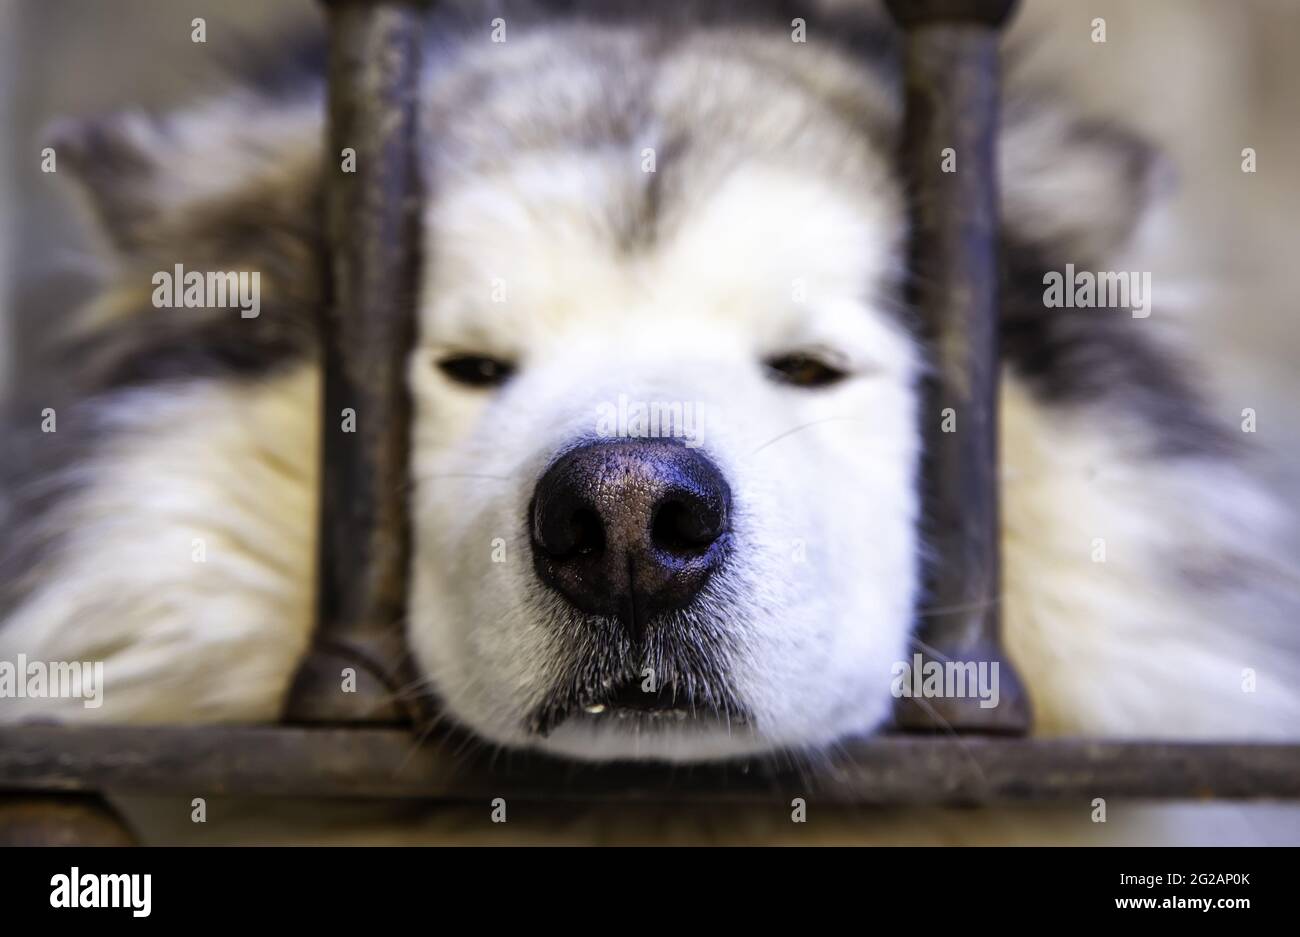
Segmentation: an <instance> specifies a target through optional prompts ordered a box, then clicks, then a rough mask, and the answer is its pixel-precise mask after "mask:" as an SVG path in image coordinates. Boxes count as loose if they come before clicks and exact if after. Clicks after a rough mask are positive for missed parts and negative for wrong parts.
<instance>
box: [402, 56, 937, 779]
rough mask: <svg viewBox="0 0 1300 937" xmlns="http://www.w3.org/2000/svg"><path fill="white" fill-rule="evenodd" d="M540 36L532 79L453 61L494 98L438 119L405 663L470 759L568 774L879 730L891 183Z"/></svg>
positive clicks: (890, 607)
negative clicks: (517, 756) (595, 762)
mask: <svg viewBox="0 0 1300 937" xmlns="http://www.w3.org/2000/svg"><path fill="white" fill-rule="evenodd" d="M565 38H566V40H567V41H566V44H565V48H566V50H567V51H566V56H565V58H564V60H563V61H560V62H556V61H555V60H554V59H553V58H552V59H551V60H550V61H549V62H547V61H546V55H547V50H546V48H545V47H540V46H539V47H538V48H535V49H529V48H527V47H525V48H520V49H516V50H514V51H513V54H512V56H511V59H510V61H511V63H512V64H513V67H514V68H517V69H519V70H520V71H519V75H520V77H521V79H522V75H523V74H525V73H526V74H527V76H528V77H527V80H526V81H524V80H518V81H514V82H512V81H510V80H509V79H510V75H509V74H507V75H506V76H505V77H502V75H501V66H500V63H499V62H495V63H489V62H486V61H483V62H479V61H471V62H469V63H466V65H465V72H464V74H465V75H466V76H471V77H467V78H466V79H465V80H466V81H470V80H473V77H480V76H478V75H477V73H478V72H479V70H480V69H481V70H482V71H483V72H485V73H490V74H493V75H495V76H496V79H495V84H494V86H493V88H492V90H491V91H488V92H483V93H482V94H481V96H480V97H479V98H478V99H476V100H474V101H473V102H472V103H471V104H470V105H469V108H470V111H471V113H470V114H468V115H467V114H466V113H465V112H464V110H462V109H463V108H464V107H465V103H466V102H465V100H464V96H463V95H464V89H463V87H461V86H458V83H455V82H453V83H452V84H451V86H450V87H448V88H446V89H444V91H443V95H445V96H446V97H445V102H446V103H445V107H446V108H447V112H446V114H445V115H444V114H442V113H438V114H437V117H436V118H435V126H436V127H437V128H438V129H437V131H436V132H437V133H439V134H440V138H439V140H438V144H437V148H436V150H435V152H436V153H437V154H439V157H440V160H439V161H438V162H437V164H436V165H435V178H436V179H437V180H438V181H437V186H438V190H439V197H438V198H437V199H435V200H434V201H433V203H432V205H431V208H430V210H429V213H428V217H427V225H426V233H427V245H428V252H427V257H428V265H427V270H426V274H425V281H424V295H423V302H422V304H421V323H420V340H419V348H418V350H417V353H416V354H415V355H414V356H413V358H412V360H411V365H410V382H411V387H412V388H413V390H414V395H415V402H416V422H415V436H414V440H413V448H414V457H413V472H414V483H415V489H414V491H415V496H414V501H413V504H414V521H415V540H416V546H415V559H414V565H413V576H414V582H415V585H414V591H413V594H412V602H411V607H410V632H409V634H410V639H411V642H412V644H413V647H414V649H415V652H416V654H417V657H418V659H419V661H420V663H421V664H422V665H423V667H424V669H425V670H426V671H427V672H428V674H429V675H430V676H431V677H432V679H433V681H434V685H435V687H436V690H437V692H438V695H439V696H440V697H441V698H442V699H443V700H444V701H445V702H446V704H447V705H448V706H449V707H450V709H451V711H452V712H453V713H454V714H456V715H457V716H458V717H459V718H460V719H462V720H464V721H465V722H467V723H468V724H469V725H470V726H471V727H472V728H474V729H475V730H476V731H478V732H479V733H481V734H483V735H485V736H487V737H488V738H490V739H493V740H495V741H497V742H501V743H505V744H511V745H527V746H538V747H541V748H544V749H547V750H550V751H555V752H561V753H565V754H569V755H579V756H585V757H615V756H621V757H634V756H641V757H672V758H682V757H702V756H718V755H723V754H728V753H737V752H744V751H750V750H754V749H756V748H769V747H772V746H795V745H809V744H812V745H816V744H818V743H824V742H828V741H830V740H832V739H833V738H835V737H838V736H840V735H843V734H845V733H846V732H849V731H853V730H860V729H864V728H870V727H873V726H875V725H876V724H877V723H879V722H880V720H881V719H882V718H883V717H884V716H885V715H886V713H887V712H888V709H889V702H890V696H889V693H888V687H889V681H890V679H891V670H890V668H891V665H892V663H893V662H894V661H896V660H898V659H900V657H901V655H903V654H904V651H905V648H906V644H907V632H908V626H909V622H910V620H911V612H912V607H913V603H914V599H915V592H916V579H917V569H916V566H917V562H916V557H917V542H916V540H917V536H916V525H917V510H918V504H917V502H918V498H917V484H916V477H917V472H916V462H917V455H918V442H917V432H916V403H915V384H916V378H917V367H918V365H917V354H916V350H915V347H914V342H913V340H912V339H911V337H910V336H909V334H908V331H907V329H906V328H905V326H904V325H903V323H902V321H901V318H900V316H899V313H898V310H897V309H896V308H895V307H896V302H895V295H896V291H897V289H898V287H899V283H898V273H899V261H898V252H899V249H900V246H901V244H900V240H901V232H902V230H903V218H902V214H901V200H900V197H899V193H898V190H897V187H896V186H895V185H894V184H893V182H892V180H891V173H890V170H889V163H888V156H887V154H886V153H885V152H884V151H882V150H879V149H877V148H876V147H875V145H874V144H875V141H873V140H872V139H871V137H870V135H869V134H868V133H866V132H864V130H863V128H862V126H861V123H854V122H853V121H852V120H851V118H850V115H846V114H841V113H837V112H836V111H834V110H833V109H832V108H830V107H829V106H827V105H825V104H823V103H821V102H819V101H818V100H817V99H816V98H815V97H812V96H810V95H809V94H808V93H807V92H806V91H805V90H803V89H801V88H798V87H793V86H791V83H790V81H791V79H790V76H789V75H788V74H785V73H783V72H778V73H777V74H772V73H770V72H766V71H764V70H762V69H760V68H759V67H758V66H757V65H754V64H747V63H746V62H745V61H744V60H743V59H742V60H739V61H737V62H733V63H728V64H727V65H726V66H725V67H724V66H723V65H721V64H719V60H718V57H717V55H716V54H715V55H712V56H711V55H709V54H708V53H709V48H708V45H707V43H705V42H703V41H701V42H699V43H698V44H696V43H687V44H685V45H683V46H681V47H680V48H678V49H677V50H675V51H671V52H668V53H665V54H662V55H659V56H652V55H651V54H649V52H648V50H647V48H646V47H645V45H644V43H643V40H639V39H638V38H636V37H634V36H630V35H628V36H613V37H610V36H604V37H601V41H599V42H595V41H592V40H591V38H590V37H587V36H585V35H583V34H581V33H574V34H571V35H569V36H567V37H565ZM743 47H744V46H743V45H742V44H738V45H737V48H743ZM722 48H725V47H722ZM494 51H496V50H491V49H489V50H486V52H485V53H484V54H483V56H482V58H483V59H485V60H486V59H490V58H491V57H492V53H493V52H494ZM714 51H715V52H716V50H714ZM570 56H571V58H570ZM832 73H834V72H833V70H832ZM702 89H707V90H706V91H705V92H704V93H701V90H702ZM443 101H444V98H443V97H442V96H440V98H439V101H438V102H436V103H435V112H437V111H438V108H440V107H442V106H444V104H443ZM881 119H882V120H883V111H882V118H881ZM580 128H585V132H579V129H580ZM485 135H490V136H492V137H493V138H494V139H492V142H491V145H488V146H485V144H484V138H485Z"/></svg>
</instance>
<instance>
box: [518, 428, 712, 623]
mask: <svg viewBox="0 0 1300 937" xmlns="http://www.w3.org/2000/svg"><path fill="white" fill-rule="evenodd" d="M730 513H731V491H730V489H729V488H728V486H727V482H726V480H725V479H724V478H723V476H722V473H721V471H719V469H718V468H717V466H715V465H714V464H713V463H712V462H711V461H709V459H708V458H707V457H705V456H704V454H703V453H701V452H699V451H697V450H695V449H691V448H688V447H686V446H685V445H682V444H681V443H679V442H677V441H674V440H667V439H665V440H658V439H655V440H613V441H600V442H593V443H589V444H586V445H583V446H580V447H578V448H576V449H573V450H571V451H569V452H567V453H565V454H564V455H563V456H561V457H560V458H559V459H557V460H556V461H555V462H554V463H553V464H552V465H551V467H550V468H549V469H547V471H546V473H545V474H544V475H543V476H542V478H541V480H540V481H539V482H538V483H537V490H536V492H535V493H534V496H533V502H532V507H531V517H530V521H531V530H532V541H533V557H534V561H535V563H536V567H537V572H538V575H539V576H540V577H541V579H542V581H543V582H545V583H546V584H548V585H549V586H551V587H552V588H554V589H555V590H556V591H558V592H559V593H560V594H562V595H563V596H565V597H566V598H567V599H568V600H569V601H570V602H571V603H573V605H575V606H576V607H577V608H579V609H581V610H582V611H584V612H589V613H592V614H597V615H608V616H612V617H617V618H619V619H620V620H621V621H623V622H624V624H626V625H627V626H628V627H629V628H632V629H633V630H634V631H635V630H639V629H641V628H644V627H645V626H646V625H647V623H648V622H650V620H651V619H653V618H654V616H656V615H662V614H664V613H666V612H671V611H674V610H676V609H680V608H683V607H685V606H686V605H688V604H689V603H690V601H691V600H692V599H694V598H695V596H696V595H697V594H698V593H699V591H700V590H701V589H702V588H703V587H704V584H705V583H706V582H707V581H708V579H709V576H710V575H711V574H712V573H713V571H714V570H715V569H716V568H717V567H718V565H719V564H720V563H721V562H722V559H723V556H724V554H725V552H726V539H727V537H726V533H727V525H728V522H729V518H730Z"/></svg>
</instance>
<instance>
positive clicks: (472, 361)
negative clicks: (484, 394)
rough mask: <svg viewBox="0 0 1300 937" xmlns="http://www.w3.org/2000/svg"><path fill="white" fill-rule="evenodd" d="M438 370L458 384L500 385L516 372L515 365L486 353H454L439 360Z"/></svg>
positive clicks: (472, 385) (474, 385) (477, 385)
mask: <svg viewBox="0 0 1300 937" xmlns="http://www.w3.org/2000/svg"><path fill="white" fill-rule="evenodd" d="M438 370H440V371H441V372H442V373H443V374H445V375H447V376H448V377H449V378H451V379H452V380H453V381H456V382H457V383H458V384H468V385H469V386H471V387H499V386H500V385H502V384H504V383H505V382H506V381H508V380H509V379H510V375H512V374H514V373H515V368H514V365H512V364H510V363H509V362H508V361H502V360H500V359H499V358H489V357H487V356H486V355H452V356H451V357H448V358H443V359H442V360H441V361H439V362H438Z"/></svg>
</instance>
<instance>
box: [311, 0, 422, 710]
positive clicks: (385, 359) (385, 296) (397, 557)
mask: <svg viewBox="0 0 1300 937" xmlns="http://www.w3.org/2000/svg"><path fill="white" fill-rule="evenodd" d="M421 6H422V4H419V3H415V2H411V0H330V2H328V3H327V4H326V8H327V10H328V18H329V35H330V64H329V131H328V146H327V148H326V154H325V188H326V215H327V226H328V234H329V244H330V254H331V256H330V260H331V263H330V268H331V282H330V284H329V287H330V288H331V289H330V292H329V295H330V301H329V302H328V303H327V307H328V308H327V310H326V311H325V313H324V316H323V321H322V333H323V345H324V389H323V395H322V401H323V403H322V412H321V420H322V428H323V430H322V451H321V501H320V541H319V547H318V551H319V577H320V580H319V592H318V609H317V618H318V633H317V645H316V648H315V650H314V652H313V654H311V655H310V656H309V659H308V661H307V662H306V663H305V664H304V666H303V668H302V669H301V671H300V673H299V679H298V680H297V682H296V685H295V688H294V692H293V694H292V699H291V701H290V705H289V712H288V718H290V719H292V720H306V721H319V720H330V721H337V720H339V719H343V718H357V719H361V718H372V717H378V718H384V719H391V718H394V717H395V715H396V714H395V712H394V710H393V708H392V706H391V705H389V706H382V705H381V706H378V707H377V706H376V700H377V699H382V698H383V696H384V694H383V693H382V688H383V687H385V686H387V687H392V686H395V685H399V684H400V683H403V682H409V681H406V680H405V679H404V674H403V673H402V670H401V668H402V667H403V666H404V665H405V662H406V661H407V655H406V653H405V642H404V639H403V635H402V630H401V622H402V617H403V609H404V606H405V600H406V574H407V569H406V567H407V560H408V542H409V533H408V529H407V510H406V502H405V499H406V492H407V456H408V438H407V436H408V427H409V423H410V416H409V414H410V403H409V401H408V399H407V391H406V380H405V375H406V362H407V357H408V355H409V353H410V348H411V345H412V342H413V339H414V308H415V302H416V296H417V288H418V272H419V261H418V258H419V251H418V245H419V232H420V225H419V211H420V204H421V197H420V174H419V166H418V162H417V156H416V144H415V138H416V132H417V119H418V109H417V106H416V102H417V91H418V87H417V86H418V80H419V70H420V46H421V19H422V17H421V10H420V7H421ZM346 150H350V151H351V152H352V153H354V154H355V158H354V162H353V161H349V160H348V159H347V158H346V157H345V155H344V154H345V151H346ZM343 666H352V667H354V668H355V669H356V670H357V671H358V677H359V679H360V682H359V684H358V689H359V690H361V692H359V693H356V694H345V693H343V692H342V691H341V687H342V680H341V675H340V672H341V669H342V667H343Z"/></svg>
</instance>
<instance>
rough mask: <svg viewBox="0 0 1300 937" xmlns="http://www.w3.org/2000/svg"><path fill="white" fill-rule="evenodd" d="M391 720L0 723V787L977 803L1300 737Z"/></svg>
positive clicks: (1247, 772) (1071, 792)
mask: <svg viewBox="0 0 1300 937" xmlns="http://www.w3.org/2000/svg"><path fill="white" fill-rule="evenodd" d="M462 748H463V745H458V743H457V741H456V740H453V739H437V740H433V741H432V742H425V743H424V744H417V741H416V738H415V736H413V735H412V734H411V733H410V732H407V731H405V730H402V729H356V728H298V727H272V726H268V727H239V728H227V727H212V728H197V729H193V728H178V727H166V728H135V727H131V728H127V727H97V728H71V727H62V726H18V727H14V726H9V727H3V728H0V790H4V789H8V790H29V791H32V790H38V791H50V790H54V791H87V790H89V791H109V792H128V791H129V792H132V793H186V794H192V793H196V792H198V793H208V794H238V795H244V796H261V795H293V796H317V797H420V798H430V799H443V800H459V801H463V800H478V799H483V798H488V799H491V798H495V797H506V798H514V799H518V800H539V801H548V800H580V801H679V800H695V801H701V800H702V801H773V802H777V801H779V802H784V803H788V802H789V799H790V798H792V797H796V796H802V797H805V798H809V799H816V800H819V801H823V802H837V803H859V804H988V803H999V802H1013V801H1048V800H1055V801H1062V800H1072V799H1075V798H1087V799H1091V798H1093V797H1111V798H1142V799H1147V798H1153V799H1156V798H1158V799H1202V798H1227V799H1272V798H1286V799H1300V745H1270V744H1219V743H1187V742H1140V741H1106V740H1082V739H1054V740H1025V739H1014V738H1005V737H988V736H970V737H964V738H953V737H943V736H934V737H924V736H914V735H913V736H903V735H898V736H893V735H890V736H879V737H874V738H868V739H863V740H861V741H857V742H852V743H849V744H848V745H846V746H844V747H843V751H842V754H841V755H839V756H838V757H837V760H836V761H835V763H834V764H833V765H827V766H824V767H821V768H819V769H818V770H816V771H811V770H805V771H801V772H799V771H791V770H788V769H787V770H777V769H775V768H774V767H772V766H770V765H768V764H765V763H760V762H754V763H743V764H742V763H738V762H731V763H727V764H722V765H711V766H684V765H679V766H665V765H643V764H633V763H626V762H625V763H617V764H609V765H581V764H576V763H572V762H564V761H558V760H554V759H549V758H542V757H537V756H525V755H522V754H509V753H504V752H498V753H496V754H495V755H488V754H466V753H465V752H464V751H462V750H461V749H462Z"/></svg>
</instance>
